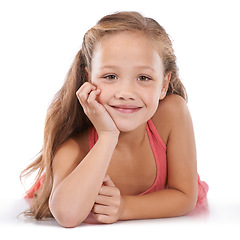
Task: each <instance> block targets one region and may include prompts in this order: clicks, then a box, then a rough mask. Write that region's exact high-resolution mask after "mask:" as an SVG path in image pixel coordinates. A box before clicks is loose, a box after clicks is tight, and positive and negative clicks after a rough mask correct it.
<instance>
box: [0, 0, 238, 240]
mask: <svg viewBox="0 0 240 240" xmlns="http://www.w3.org/2000/svg"><path fill="white" fill-rule="evenodd" d="M239 8H240V7H239V2H238V1H237V0H236V1H234V0H228V1H222V0H218V1H215V0H201V1H194V0H192V1H191V0H189V1H187V0H180V1H179V0H175V1H174V0H168V1H166V0H164V1H162V0H158V1H154V0H148V1H129V0H128V1H125V0H119V1H113V0H109V1H108V0H100V1H91V0H88V1H80V0H79V1H72V0H66V1H60V0H59V1H51V0H48V1H45V0H42V1H33V0H32V1H26V0H22V1H17V0H16V1H11V0H8V1H0V35H1V37H0V121H1V122H0V161H1V162H0V163H1V168H0V187H1V193H0V194H1V195H0V200H1V202H0V228H2V227H4V229H5V230H6V231H10V233H13V234H15V233H17V232H19V233H21V234H23V233H24V237H25V239H26V237H27V236H29V237H30V236H32V234H33V232H35V233H36V234H38V233H42V234H43V235H41V234H39V235H38V237H40V236H41V239H42V238H43V236H46V234H47V233H49V234H50V233H51V234H55V235H58V234H59V236H68V234H69V233H73V235H74V236H78V237H81V236H95V237H98V238H108V237H109V239H110V238H113V237H114V234H117V236H118V237H120V236H121V237H125V238H127V239H128V237H130V236H131V237H133V236H135V237H138V238H139V237H140V238H141V237H146V236H147V235H148V234H151V233H153V234H154V236H159V238H160V237H163V236H165V237H166V236H168V239H170V236H174V237H179V236H185V237H190V232H191V234H193V235H192V237H195V238H199V239H200V238H202V237H207V236H210V235H211V236H213V237H216V236H223V237H224V236H225V235H226V236H228V237H229V236H230V235H229V234H233V236H235V237H236V239H237V236H238V237H239V236H240V234H239V233H238V232H237V225H239V223H240V188H239V183H240V174H239V171H240V164H239V160H240V157H239V148H240V147H239V144H240V141H239V135H240V127H239V125H240V124H239V123H240V111H239V103H240V101H239V91H240V90H239V87H240V83H239V81H240V75H239V65H240V61H239V56H240V47H239V43H240V33H239V23H240V14H239ZM122 10H127V11H129V10H132V11H139V12H140V13H142V14H143V15H145V16H147V17H152V18H154V19H156V20H157V21H158V22H159V23H160V24H161V25H162V26H163V27H164V28H165V29H166V31H167V32H168V33H169V35H170V36H171V38H172V40H173V44H174V48H175V52H176V55H177V59H178V66H179V69H180V76H181V79H182V81H183V83H184V84H185V87H186V89H187V92H188V96H189V104H188V106H189V108H190V111H191V114H192V118H193V122H194V128H195V136H196V142H197V151H198V172H199V174H200V176H201V178H202V180H204V181H206V182H207V183H208V184H209V187H210V190H209V194H208V197H209V208H210V209H209V210H210V213H209V215H208V216H207V217H206V216H205V217H204V219H202V218H200V217H199V218H197V220H196V218H194V220H193V219H192V218H190V219H189V218H186V217H185V218H184V217H183V218H175V219H160V220H148V221H131V222H125V223H117V224H113V225H110V226H85V227H84V226H82V227H79V228H76V229H74V230H66V229H62V228H59V227H57V225H56V224H55V222H53V221H51V222H48V223H44V224H41V223H35V222H34V221H30V222H29V221H24V220H23V219H20V220H18V219H16V218H15V216H16V215H17V214H18V213H19V212H21V211H23V210H24V209H25V208H26V205H25V203H24V201H23V200H22V196H23V194H24V188H23V186H22V185H21V183H20V181H19V174H20V172H21V170H23V169H24V168H25V167H26V165H28V164H29V163H30V162H31V161H32V159H33V158H34V156H35V155H36V154H37V153H38V152H39V151H40V149H41V147H42V140H43V128H44V119H45V114H46V110H47V108H48V105H49V103H50V101H51V99H52V97H53V95H54V94H55V93H56V92H57V90H58V89H59V88H60V87H61V85H62V84H63V81H64V78H65V76H66V74H67V71H68V69H69V67H70V65H71V63H72V60H73V58H74V56H75V54H76V53H77V51H78V50H79V49H80V46H81V42H82V38H83V34H84V33H85V32H86V31H87V30H88V29H89V28H91V27H92V26H93V25H95V23H96V22H97V21H98V20H99V19H100V18H101V17H103V16H104V15H106V14H109V13H113V12H115V11H122ZM14 229H16V231H15V230H14ZM125 230H126V231H125ZM192 230H194V233H193V231H192ZM66 231H67V232H66ZM37 232H38V233H37ZM21 234H19V237H20V238H21V237H22V236H23V235H21ZM64 234H65V235H64ZM235 237H233V238H231V239H234V238H235Z"/></svg>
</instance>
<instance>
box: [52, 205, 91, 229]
mask: <svg viewBox="0 0 240 240" xmlns="http://www.w3.org/2000/svg"><path fill="white" fill-rule="evenodd" d="M49 208H50V211H51V213H52V215H53V217H54V218H55V220H56V221H57V222H58V224H59V225H61V226H62V227H64V228H75V227H77V226H79V225H80V224H81V223H82V222H83V221H84V220H85V219H86V217H87V216H85V215H83V214H76V212H77V211H75V212H74V211H73V210H72V209H66V208H64V207H60V206H59V205H58V207H56V205H53V204H52V203H51V204H50V203H49Z"/></svg>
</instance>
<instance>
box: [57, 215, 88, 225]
mask: <svg viewBox="0 0 240 240" xmlns="http://www.w3.org/2000/svg"><path fill="white" fill-rule="evenodd" d="M55 219H56V221H57V222H58V224H59V225H61V226H62V227H64V228H75V227H77V226H79V225H80V224H81V223H82V222H83V221H84V219H83V220H81V219H79V218H76V217H75V216H71V215H63V216H58V217H55Z"/></svg>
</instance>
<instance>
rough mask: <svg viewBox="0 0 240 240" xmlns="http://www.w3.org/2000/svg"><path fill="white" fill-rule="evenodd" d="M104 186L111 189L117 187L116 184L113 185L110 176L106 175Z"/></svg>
mask: <svg viewBox="0 0 240 240" xmlns="http://www.w3.org/2000/svg"><path fill="white" fill-rule="evenodd" d="M103 184H104V185H105V186H109V187H115V184H114V183H113V181H112V180H111V178H110V177H109V175H106V176H105V178H104V179H103Z"/></svg>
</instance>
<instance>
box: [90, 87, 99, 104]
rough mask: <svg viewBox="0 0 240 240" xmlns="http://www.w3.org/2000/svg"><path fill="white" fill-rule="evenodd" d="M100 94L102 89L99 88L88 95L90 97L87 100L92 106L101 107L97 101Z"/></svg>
mask: <svg viewBox="0 0 240 240" xmlns="http://www.w3.org/2000/svg"><path fill="white" fill-rule="evenodd" d="M99 94H100V90H99V89H97V90H93V91H91V92H90V93H89V96H88V99H87V102H88V104H89V105H91V107H95V108H97V107H99V105H100V104H99V103H98V102H97V100H96V98H97V95H99Z"/></svg>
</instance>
